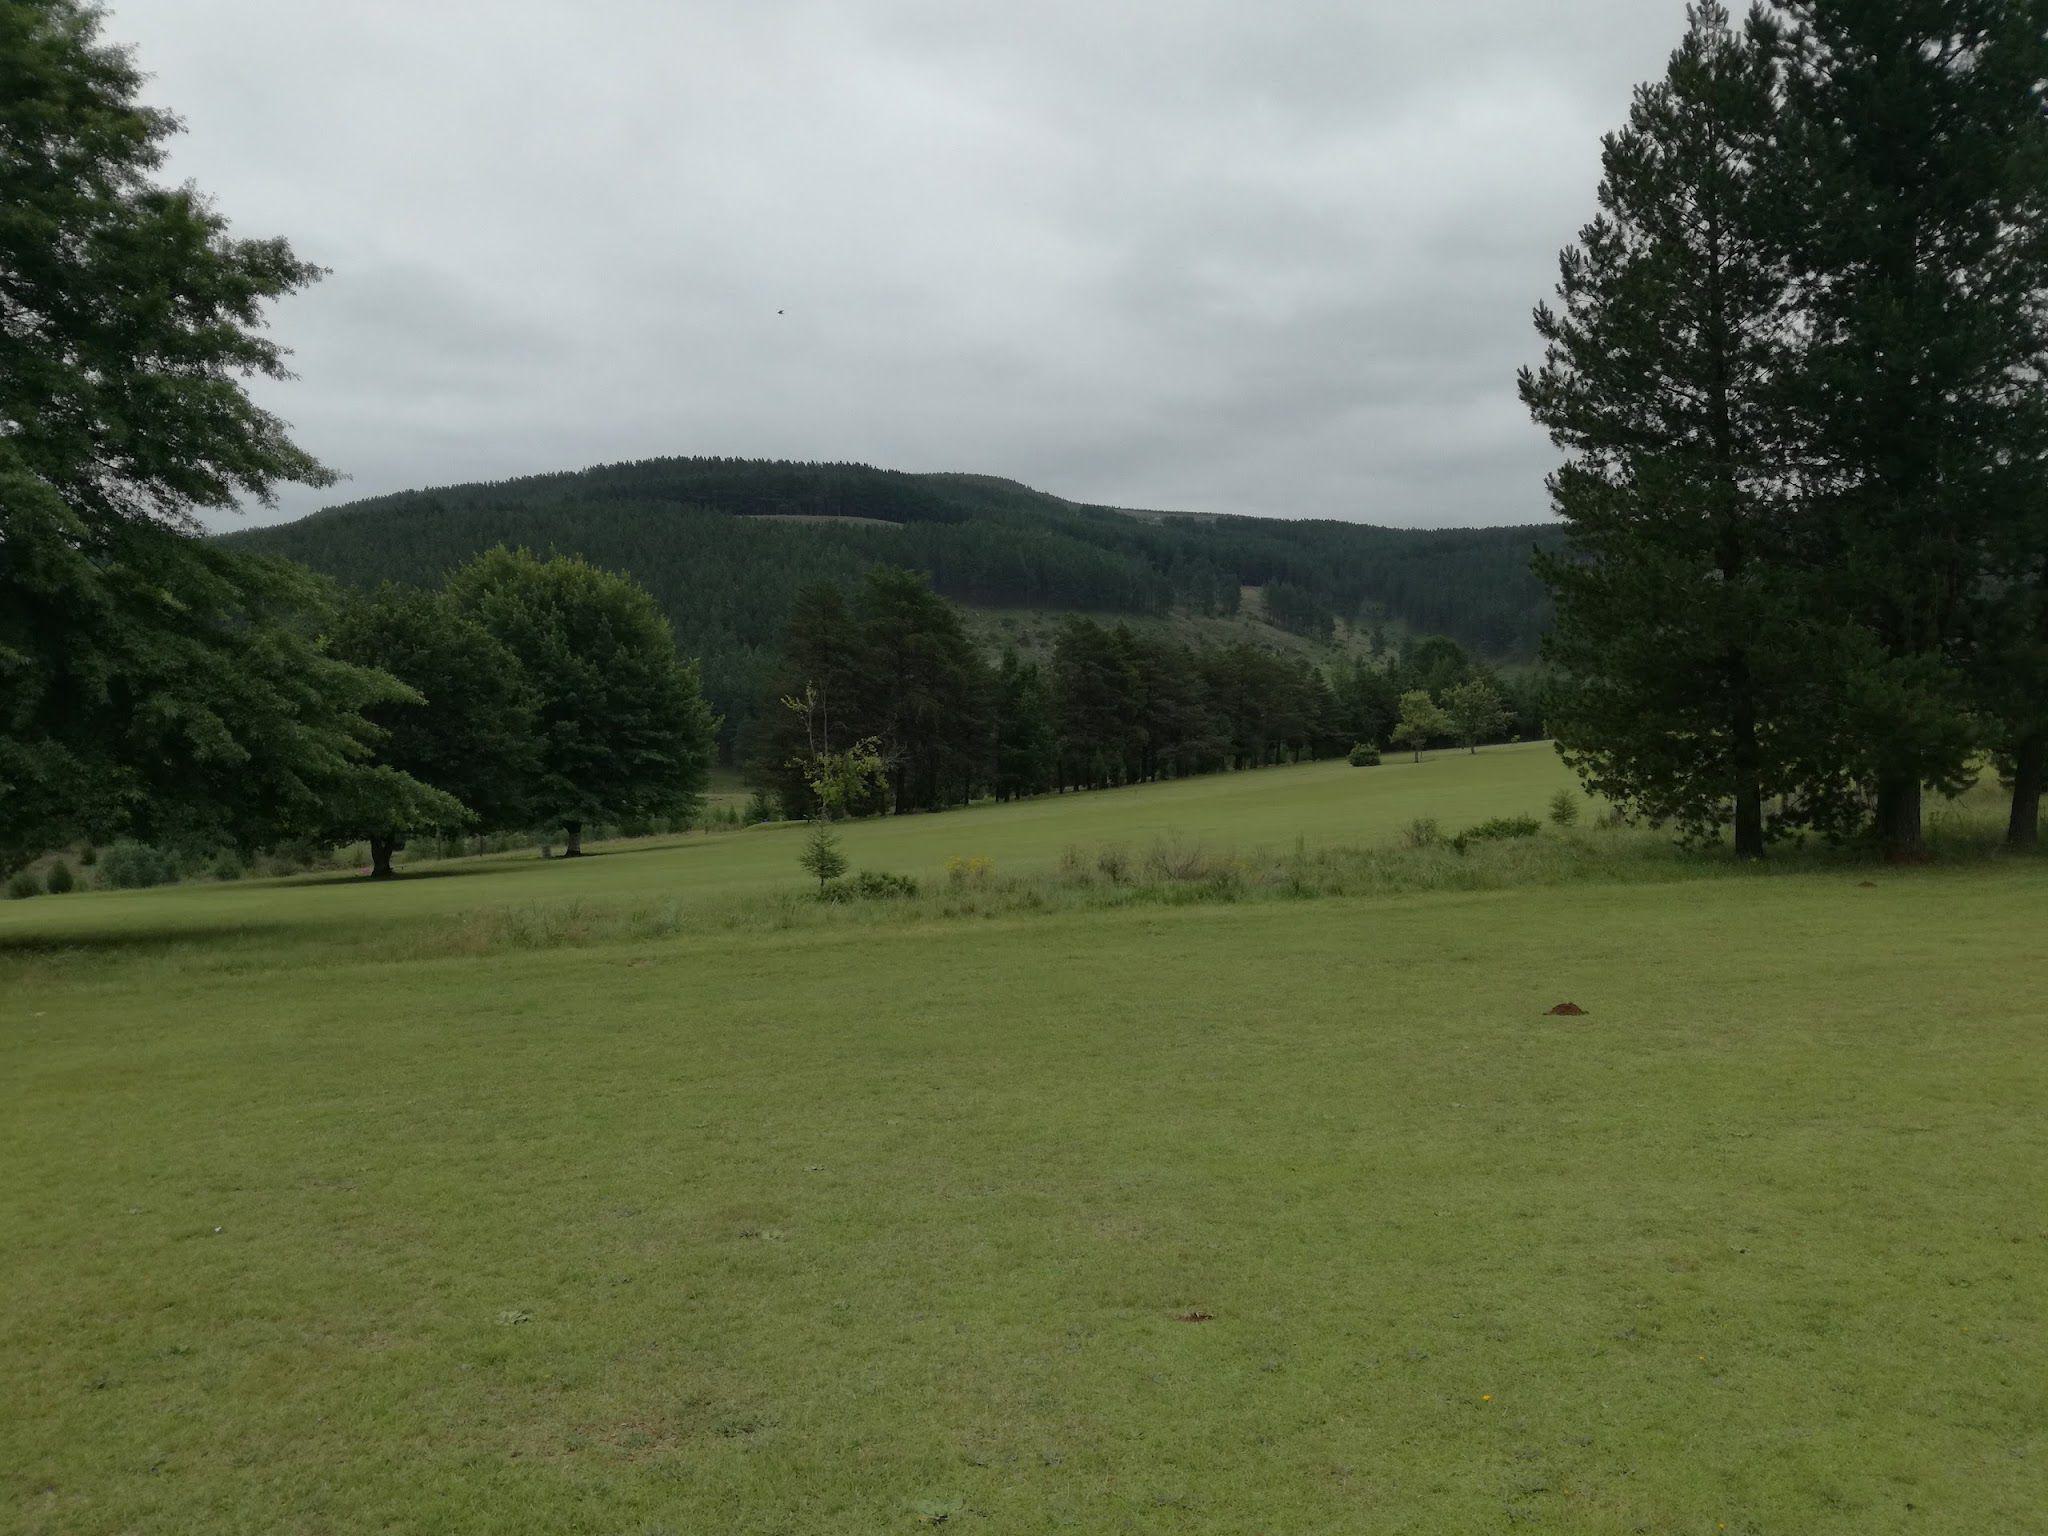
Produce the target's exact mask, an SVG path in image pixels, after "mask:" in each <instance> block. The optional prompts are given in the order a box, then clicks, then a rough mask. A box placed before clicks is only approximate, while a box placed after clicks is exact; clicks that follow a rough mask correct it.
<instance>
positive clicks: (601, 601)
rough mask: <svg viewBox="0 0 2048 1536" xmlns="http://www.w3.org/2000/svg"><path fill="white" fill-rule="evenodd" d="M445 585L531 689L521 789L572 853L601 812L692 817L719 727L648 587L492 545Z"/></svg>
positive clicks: (617, 816)
mask: <svg viewBox="0 0 2048 1536" xmlns="http://www.w3.org/2000/svg"><path fill="white" fill-rule="evenodd" d="M449 593H450V595H451V597H452V598H453V600H454V602H455V603H456V605H457V606H458V608H459V609H460V610H461V611H462V612H463V613H465V614H467V615H469V616H471V617H473V618H474V619H475V620H476V621H477V622H478V623H479V624H481V625H482V626H483V628H484V629H485V630H487V631H489V633H490V634H491V635H492V636H493V637H494V638H495V639H496V640H497V641H498V642H499V643H500V644H501V645H503V646H504V647H505V649H506V650H508V651H510V652H511V654H512V655H513V656H515V657H516V658H518V662H519V666H520V668H521V670H522V671H523V672H524V674H525V677H526V680H527V682H528V683H529V684H530V685H531V688H532V690H533V698H534V706H535V710H536V718H537V721H538V735H539V743H538V749H537V751H538V756H537V762H536V766H535V769H534V772H533V775H532V777H531V781H530V783H529V784H528V785H527V786H526V791H527V792H526V794H525V796H524V797H523V798H524V799H525V800H526V801H527V802H528V803H529V804H531V805H532V807H533V810H534V813H535V815H536V816H539V817H541V818H544V819H545V820H546V821H547V822H548V823H549V824H551V825H559V826H560V827H561V828H562V830H563V832H564V834H565V836H566V838H567V841H568V852H569V853H570V854H571V855H576V854H580V853H581V852H582V851H583V827H584V824H585V823H586V822H593V821H599V820H607V819H611V820H624V819H644V818H649V817H656V816H689V815H694V814H696V812H697V811H698V810H699V809H700V808H701V806H702V803H703V795H704V787H705V784H706V782H707V780H708V778H709V775H710V766H711V738H712V731H713V728H714V725H713V721H712V718H711V712H710V710H709V709H708V708H707V707H706V706H705V703H704V698H703V695H702V693H701V692H700V691H699V688H698V683H697V668H696V666H695V665H694V664H686V663H684V662H683V661H682V659H681V658H680V657H678V656H677V655H676V646H675V638H674V636H673V635H672V634H671V632H670V630H669V626H668V620H667V619H665V618H663V617H662V615H661V611H660V609H658V608H657V607H655V605H654V600H653V599H652V598H650V597H649V596H648V595H647V593H646V591H645V589H643V588H642V587H640V586H638V585H637V584H635V583H634V582H632V581H631V580H629V579H627V578H626V577H623V576H617V575H614V574H612V573H611V572H609V571H601V570H598V569H597V568H596V567H595V566H592V565H587V564H585V563H584V562H583V561H581V560H572V559H567V558H561V557H557V558H555V559H551V560H538V559H535V558H534V557H533V556H532V555H530V554H528V553H526V552H525V551H513V550H508V549H502V548H501V549H493V550H488V551H486V552H485V553H484V554H482V555H479V556H478V557H477V558H476V559H475V560H473V561H471V562H470V563H469V564H468V565H466V566H464V567H463V568H462V569H461V570H460V571H458V572H456V573H455V575H454V577H453V578H452V579H451V580H450V582H449Z"/></svg>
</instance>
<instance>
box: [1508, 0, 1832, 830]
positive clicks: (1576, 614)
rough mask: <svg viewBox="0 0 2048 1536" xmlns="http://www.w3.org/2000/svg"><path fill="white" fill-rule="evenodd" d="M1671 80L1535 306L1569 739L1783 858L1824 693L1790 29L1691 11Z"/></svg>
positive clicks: (1621, 794) (1634, 792)
mask: <svg viewBox="0 0 2048 1536" xmlns="http://www.w3.org/2000/svg"><path fill="white" fill-rule="evenodd" d="M1688 18H1689V24H1688V27H1687V31H1686V35H1685V38H1684V41H1683V42H1682V43H1681V44H1680V46H1679V48H1678V50H1677V51H1676V52H1675V53H1674V54H1673V55H1672V58H1671V62H1670V66H1669V68H1668V70H1667V71H1666V73H1665V75H1664V78H1663V79H1661V80H1659V81H1656V82H1654V83H1652V84H1649V85H1645V86H1643V87H1641V88H1640V89H1639V90H1638V91H1637V93H1636V98H1635V102H1634V105H1633V107H1632V109H1631V111H1630V114H1629V120H1628V123H1627V125H1626V126H1625V127H1624V128H1622V129H1621V130H1620V131H1619V132H1617V133H1614V134H1612V135H1610V136H1609V137H1608V138H1607V140H1606V141H1605V145H1604V152H1603V156H1602V166H1603V174H1602V177H1601V182H1600V188H1599V194H1598V195H1599V203H1600V214H1599V216H1598V217H1596V218H1595V219H1594V220H1593V221H1592V222H1591V223H1590V224H1588V225H1587V226H1586V227H1585V229H1584V230H1583V231H1582V232H1581V234H1580V238H1579V243H1578V244H1577V245H1574V246H1572V247H1570V248H1568V249H1567V250H1566V251H1565V252H1564V255H1563V257H1562V260H1561V262H1560V279H1559V283H1558V290H1557V291H1558V300H1559V304H1558V307H1557V308H1556V309H1554V310H1553V309H1551V308H1550V307H1548V306H1543V307H1539V309H1538V310H1537V313H1536V324H1537V329H1538V331H1539V332H1540V334H1541V335H1542V337H1543V340H1544V342H1545V355H1544V362H1543V365H1542V367H1541V368H1540V369H1536V370H1533V371H1531V370H1525V371H1524V372H1523V374H1522V378H1521V392H1522V397H1523V399H1524V401H1525V402H1526V403H1527V404H1528V406H1529V408H1530V411H1531V413H1532V414H1533V415H1534V416H1535V418H1536V420H1537V421H1538V422H1539V423H1540V424H1542V425H1543V426H1545V427H1546V428H1548V429H1549V431H1550V434H1551V438H1552V440H1553V441H1554V442H1555V443H1556V444H1557V445H1558V447H1559V448H1561V449H1563V450H1564V452H1565V454H1566V461H1565V463H1564V465H1563V467H1562V468H1561V469H1559V470H1558V472H1557V473H1556V474H1555V475H1554V476H1553V477H1552V479H1551V482H1550V486H1551V496H1552V501H1553V503H1554V505H1555V507H1556V509H1557V512H1558V514H1559V516H1560V518H1561V519H1562V520H1563V522H1564V524H1565V526H1566V528H1567V530H1568V533H1569V546H1568V549H1567V551H1566V552H1565V553H1562V554H1554V555H1542V556H1539V558H1538V561H1537V568H1538V571H1539V573H1540V574H1541V575H1542V576H1543V578H1544V580H1545V581H1546V582H1547V583H1548V584H1549V586H1550V589H1551V593H1552V596H1553V598H1554V599H1555V603H1556V610H1557V618H1556V624H1555V627H1554V629H1553V631H1552V633H1551V634H1550V636H1549V637H1548V638H1547V639H1546V641H1545V644H1544V654H1545V656H1546V657H1547V658H1548V659H1549V660H1550V661H1551V662H1552V663H1554V664H1555V666H1556V667H1557V669H1558V673H1557V676H1556V677H1555V679H1554V682H1553V688H1552V696H1551V699H1550V721H1551V724H1552V726H1553V728H1554V730H1555V732H1556V736H1557V740H1558V745H1559V750H1560V751H1561V752H1562V754H1563V755H1564V757H1565V760H1566V761H1567V762H1568V763H1570V764H1571V765H1572V766H1573V767H1574V768H1576V769H1577V770H1578V773H1579V775H1580V777H1581V778H1582V779H1584V781H1585V782H1586V784H1587V786H1588V788H1589V789H1591V790H1592V791H1593V792H1595V793H1597V794H1599V795H1601V796H1602V797H1604V798H1606V799H1608V800H1610V801H1613V802H1614V803H1615V804H1617V805H1620V806H1623V807H1625V808H1628V809H1629V810H1631V811H1633V812H1635V813H1637V814H1640V815H1642V816H1644V817H1645V818H1647V819H1648V820H1650V821H1652V822H1656V823H1666V822H1670V823H1675V824H1676V825H1677V826H1678V827H1679V829H1680V830H1681V831H1682V832H1683V833H1685V834H1687V835H1688V836H1693V837H1702V836H1707V835H1711V834H1712V833H1714V832H1715V831H1717V830H1718V829H1719V828H1721V827H1723V826H1726V825H1729V824H1730V823H1732V824H1733V827H1734V832H1735V846H1736V850H1737V852H1738V853H1739V854H1741V855H1743V856H1745V857H1759V856H1761V855H1762V853H1763V851H1764V844H1765V838H1766V834H1767V830H1768V829H1767V827H1766V823H1765V814H1764V807H1765V802H1766V800H1767V799H1768V798H1770V797H1771V796H1774V795H1786V794H1789V793H1791V792H1792V791H1793V790H1794V789H1795V788H1801V789H1803V790H1805V791H1806V793H1807V795H1808V797H1809V798H1811V797H1812V796H1813V795H1814V794H1815V792H1816V789H1817V784H1816V781H1815V779H1814V778H1813V776H1812V775H1811V774H1809V773H1808V772H1807V771H1806V770H1807V766H1808V764H1809V763H1810V762H1811V761H1812V760H1814V758H1815V754H1814V753H1813V752H1811V751H1810V750H1807V744H1806V743H1805V742H1804V741H1803V740H1802V733H1803V731H1804V730H1805V728H1806V727H1807V726H1808V725H1809V724H1810V722H1811V721H1812V720H1813V719H1814V718H1815V711H1814V705H1813V701H1812V700H1811V698H1809V697H1808V696H1807V693H1806V692H1805V691H1804V689H1805V687H1806V686H1809V685H1812V684H1815V683H1817V682H1820V681H1823V680H1824V674H1823V672H1822V671H1821V669H1820V668H1819V667H1818V666H1817V665H1816V663H1815V661H1814V658H1813V656H1812V653H1811V647H1810V646H1809V645H1808V644H1807V643H1806V642H1805V641H1804V640H1803V639H1802V637H1801V636H1802V626H1803V624H1804V622H1805V615H1806V613H1807V611H1808V610H1809V609H1810V606H1811V599H1810V597H1809V595H1808V594H1807V593H1806V591H1805V590H1804V588H1803V586H1802V584H1801V580H1800V575H1799V561H1800V558H1801V556H1802V551H1801V550H1800V548H1799V545H1798V543H1797V540H1796V539H1795V538H1794V537H1793V536H1792V535H1791V534H1790V532H1789V531H1788V527H1787V524H1788V520H1789V514H1788V511H1787V508H1786V506H1785V504H1784V495H1783V476H1784V462H1785V456H1786V453H1787V446H1786V441H1785V429H1784V424H1783V420H1782V411H1781V410H1780V408H1779V406H1778V403H1777V401H1776V398H1775V395H1774V389H1775V387H1776V382H1777V380H1778V379H1779V378H1780V376H1781V375H1782V374H1783V372H1784V371H1785V369H1786V367H1787V356H1786V352H1787V347H1788V345H1789V341H1788V338H1789V336H1790V334H1791V332H1792V329H1793V316H1794V305H1795V299H1796V292H1795V285H1794V281H1793V274H1792V272H1791V271H1790V270H1789V266H1788V263H1787V261H1786V260H1785V258H1784V256H1783V247H1784V239H1783V228H1782V220H1783V217H1784V215H1783V211H1782V206H1781V205H1782V203H1783V202H1784V200H1785V198H1786V197H1787V194H1788V190H1789V189H1788V187H1787V184H1786V179H1785V178H1786V175H1787V172H1786V170H1785V167H1784V165H1783V162H1782V157H1781V156H1780V154H1779V151H1778V146H1777V143H1776V135H1777V124H1778V119H1779V105H1778V100H1779V76H1780V73H1781V68H1782V65H1781V60H1782V55H1783V51H1784V50H1783V47H1782V42H1781V39H1780V37H1779V34H1778V31H1777V29H1776V28H1775V26H1774V25H1773V24H1771V23H1770V22H1769V21H1768V20H1767V19H1766V18H1765V17H1764V16H1763V14H1762V13H1755V14H1753V15H1752V17H1751V19H1750V22H1749V24H1748V26H1747V27H1746V28H1744V29H1743V30H1741V31H1737V30H1736V29H1735V28H1733V27H1732V26H1731V25H1730V22H1729V19H1728V15H1727V12H1726V11H1725V9H1724V8H1723V7H1722V6H1721V5H1720V4H1718V3H1713V0H1706V3H1699V4H1695V5H1693V6H1691V7H1690V8H1689V11H1688Z"/></svg>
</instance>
